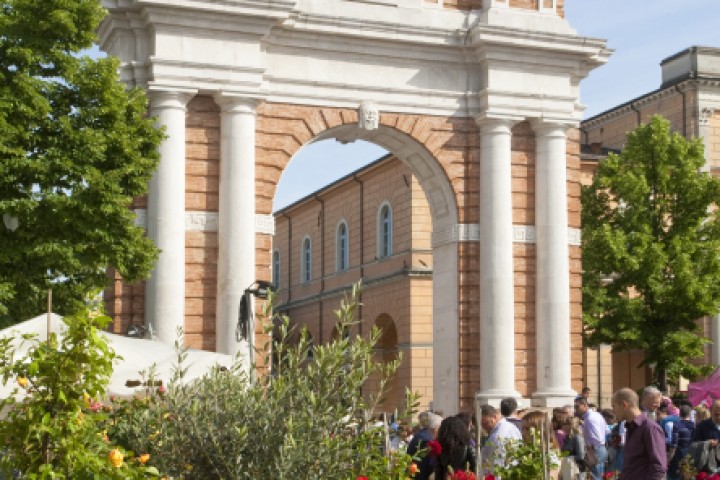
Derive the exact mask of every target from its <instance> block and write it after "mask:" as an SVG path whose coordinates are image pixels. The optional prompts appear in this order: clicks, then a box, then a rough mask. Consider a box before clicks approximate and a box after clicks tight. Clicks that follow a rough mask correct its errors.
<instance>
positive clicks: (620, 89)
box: [274, 0, 720, 210]
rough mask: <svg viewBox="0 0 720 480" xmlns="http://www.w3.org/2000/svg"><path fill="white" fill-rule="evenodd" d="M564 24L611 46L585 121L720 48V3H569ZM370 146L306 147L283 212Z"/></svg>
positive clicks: (590, 86) (285, 183)
mask: <svg viewBox="0 0 720 480" xmlns="http://www.w3.org/2000/svg"><path fill="white" fill-rule="evenodd" d="M565 12H566V19H567V20H568V22H569V23H570V25H571V26H572V27H573V28H574V29H575V30H576V31H577V32H578V34H579V35H581V36H585V37H594V38H602V39H606V40H607V45H608V47H610V48H612V49H614V50H615V52H614V53H613V55H612V56H611V57H610V60H609V61H608V63H607V64H605V65H603V66H602V67H599V68H597V69H595V70H594V71H593V72H591V73H590V75H589V77H588V78H586V79H585V80H583V81H582V82H581V84H580V100H581V102H582V103H583V104H584V105H586V107H587V109H586V110H585V118H589V117H592V116H594V115H596V114H598V113H601V112H604V111H605V110H608V109H610V108H613V107H615V106H617V105H620V104H622V103H625V102H627V101H629V100H632V99H634V98H637V97H639V96H642V95H644V94H645V93H649V92H651V91H653V90H655V89H657V88H659V87H660V83H661V71H660V62H661V61H662V60H663V59H665V58H667V57H669V56H671V55H673V54H675V53H677V52H680V51H682V50H684V49H686V48H688V47H690V46H694V45H700V46H710V47H720V0H565ZM384 153H385V151H384V150H382V149H381V148H379V147H377V146H375V145H373V144H369V143H367V142H355V143H353V144H347V145H341V144H339V143H338V142H335V141H334V140H326V141H323V142H318V143H316V144H310V145H307V146H305V147H304V148H303V149H302V150H301V151H300V152H298V153H297V154H295V156H294V157H293V158H292V160H291V161H290V163H289V165H288V166H287V168H286V169H285V171H284V173H283V175H282V177H281V179H280V184H279V185H278V189H277V192H276V194H275V203H274V208H275V209H276V210H277V209H279V208H282V207H284V206H286V205H289V204H290V203H292V202H294V201H296V200H298V199H300V198H302V197H304V196H305V195H308V194H310V193H312V192H314V191H316V190H318V189H320V188H322V187H323V186H324V185H326V184H328V183H330V182H332V181H334V180H336V179H338V178H341V177H343V176H344V175H347V174H348V173H350V172H352V171H354V170H356V169H358V168H360V167H361V166H363V165H365V164H367V163H370V162H372V161H373V160H376V159H377V158H379V157H380V156H382V155H383V154H384Z"/></svg>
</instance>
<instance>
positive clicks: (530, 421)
mask: <svg viewBox="0 0 720 480" xmlns="http://www.w3.org/2000/svg"><path fill="white" fill-rule="evenodd" d="M521 430H522V436H523V440H524V441H525V442H531V441H533V436H535V437H534V438H540V437H541V435H542V440H543V444H544V445H546V446H547V444H548V443H547V442H548V439H550V446H551V447H554V448H559V446H558V444H557V437H556V436H555V435H554V434H553V433H552V431H553V430H552V426H551V424H550V417H548V416H547V415H546V414H545V412H541V411H540V410H533V411H531V412H528V413H526V414H525V415H524V416H523V418H522V428H521Z"/></svg>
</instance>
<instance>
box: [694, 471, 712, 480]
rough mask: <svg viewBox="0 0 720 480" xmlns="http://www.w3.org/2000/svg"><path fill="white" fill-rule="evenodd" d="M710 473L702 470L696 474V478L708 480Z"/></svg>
mask: <svg viewBox="0 0 720 480" xmlns="http://www.w3.org/2000/svg"><path fill="white" fill-rule="evenodd" d="M709 476H710V475H708V474H707V472H700V473H698V474H697V475H695V480H708V477H709Z"/></svg>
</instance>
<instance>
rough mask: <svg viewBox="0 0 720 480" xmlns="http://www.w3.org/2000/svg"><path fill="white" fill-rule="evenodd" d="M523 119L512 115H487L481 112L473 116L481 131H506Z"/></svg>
mask: <svg viewBox="0 0 720 480" xmlns="http://www.w3.org/2000/svg"><path fill="white" fill-rule="evenodd" d="M523 120H524V118H522V117H513V116H509V115H508V116H505V115H488V114H487V113H483V114H480V115H478V116H477V117H475V124H476V125H477V126H478V127H479V128H480V130H481V131H488V132H490V131H506V132H509V131H510V129H512V127H513V126H514V125H515V124H516V123H520V122H522V121H523Z"/></svg>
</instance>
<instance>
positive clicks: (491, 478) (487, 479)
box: [483, 473, 495, 480]
mask: <svg viewBox="0 0 720 480" xmlns="http://www.w3.org/2000/svg"><path fill="white" fill-rule="evenodd" d="M483 480H495V475H493V474H492V473H488V474H487V475H485V478H484V479H483Z"/></svg>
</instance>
